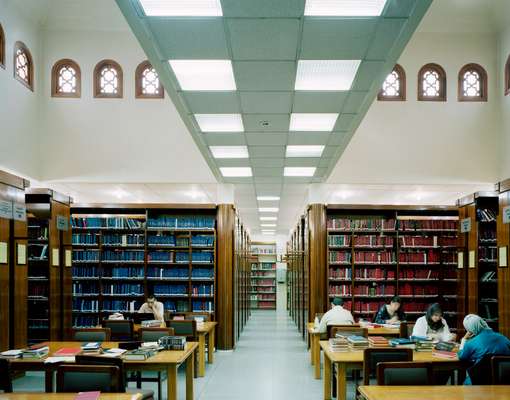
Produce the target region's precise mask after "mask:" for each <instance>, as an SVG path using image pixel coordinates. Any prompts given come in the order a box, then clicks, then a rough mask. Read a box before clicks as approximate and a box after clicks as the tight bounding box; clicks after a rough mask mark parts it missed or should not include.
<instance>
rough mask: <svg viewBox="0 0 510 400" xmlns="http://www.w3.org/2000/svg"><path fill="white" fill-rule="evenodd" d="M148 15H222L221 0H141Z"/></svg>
mask: <svg viewBox="0 0 510 400" xmlns="http://www.w3.org/2000/svg"><path fill="white" fill-rule="evenodd" d="M140 5H141V6H142V8H143V11H144V13H145V15H147V16H148V17H221V16H222V15H223V12H222V10H221V3H220V0H170V1H169V0H140Z"/></svg>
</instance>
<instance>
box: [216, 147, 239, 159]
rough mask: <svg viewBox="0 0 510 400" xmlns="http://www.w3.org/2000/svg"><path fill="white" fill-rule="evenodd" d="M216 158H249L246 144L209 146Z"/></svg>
mask: <svg viewBox="0 0 510 400" xmlns="http://www.w3.org/2000/svg"><path fill="white" fill-rule="evenodd" d="M209 150H211V153H212V155H213V157H214V158H248V147H246V146H209Z"/></svg>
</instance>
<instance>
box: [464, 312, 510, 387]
mask: <svg viewBox="0 0 510 400" xmlns="http://www.w3.org/2000/svg"><path fill="white" fill-rule="evenodd" d="M463 325H464V328H465V329H466V334H465V335H464V337H463V338H462V340H461V342H460V350H459V353H458V357H459V360H461V361H467V362H469V363H470V364H471V365H476V364H477V363H479V362H480V361H481V360H482V359H483V358H484V357H485V356H487V355H493V356H508V355H510V340H508V338H507V337H506V336H503V335H502V334H500V333H497V332H494V331H493V330H492V329H491V328H490V327H489V326H488V325H487V322H485V321H484V320H483V319H482V318H480V317H479V316H478V315H475V314H469V315H466V317H465V318H464V321H463ZM464 383H465V384H471V379H470V377H469V376H468V377H467V378H466V381H465V382H464Z"/></svg>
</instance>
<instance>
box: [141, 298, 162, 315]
mask: <svg viewBox="0 0 510 400" xmlns="http://www.w3.org/2000/svg"><path fill="white" fill-rule="evenodd" d="M138 312H139V313H152V314H153V315H154V319H157V320H158V321H164V320H165V318H164V315H165V308H164V306H163V303H161V302H159V301H157V300H156V297H154V296H153V295H150V296H149V297H147V301H146V302H145V303H143V304H142V306H141V307H140V309H139V310H138Z"/></svg>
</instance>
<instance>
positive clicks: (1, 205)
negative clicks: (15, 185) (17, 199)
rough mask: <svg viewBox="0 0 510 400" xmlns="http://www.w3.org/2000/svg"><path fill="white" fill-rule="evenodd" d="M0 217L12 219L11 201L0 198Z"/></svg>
mask: <svg viewBox="0 0 510 400" xmlns="http://www.w3.org/2000/svg"><path fill="white" fill-rule="evenodd" d="M0 218H5V219H12V201H7V200H0Z"/></svg>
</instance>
